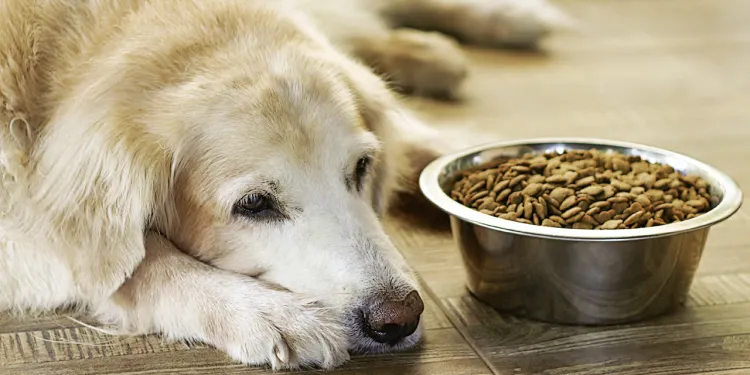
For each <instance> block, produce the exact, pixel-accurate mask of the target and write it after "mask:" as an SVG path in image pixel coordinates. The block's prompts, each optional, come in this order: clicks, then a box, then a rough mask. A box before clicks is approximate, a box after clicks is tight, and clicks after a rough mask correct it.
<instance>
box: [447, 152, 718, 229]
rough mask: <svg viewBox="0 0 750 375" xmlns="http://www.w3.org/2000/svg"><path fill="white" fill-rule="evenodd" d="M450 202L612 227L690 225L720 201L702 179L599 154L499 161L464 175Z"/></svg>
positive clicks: (519, 217)
mask: <svg viewBox="0 0 750 375" xmlns="http://www.w3.org/2000/svg"><path fill="white" fill-rule="evenodd" d="M451 198H452V199H453V200H455V201H458V202H460V203H461V204H463V205H465V206H467V207H470V208H473V209H475V210H477V211H479V212H481V213H483V214H486V215H491V216H495V217H499V218H501V219H505V220H513V221H517V222H521V223H525V224H531V225H540V226H545V227H553V228H573V229H607V230H612V229H632V228H647V227H652V226H659V225H666V224H669V223H673V222H679V221H684V220H690V219H692V218H695V217H698V216H700V215H702V214H704V213H706V212H708V211H709V210H710V209H711V207H713V206H715V205H716V204H717V203H718V202H717V200H716V198H714V197H712V196H711V195H710V193H709V185H708V183H706V181H704V180H703V179H701V178H700V177H699V176H697V175H683V174H681V173H679V172H677V171H675V170H674V168H672V167H670V166H668V165H663V164H659V163H650V162H648V161H646V160H642V159H641V158H640V157H638V156H632V155H624V154H621V153H617V152H604V151H599V150H567V151H564V152H551V153H546V154H543V155H532V154H528V155H525V156H523V157H521V158H516V159H503V160H497V161H494V162H492V163H489V164H486V165H484V166H482V167H479V168H475V169H473V170H472V171H467V172H464V173H463V176H462V178H460V179H459V180H458V181H457V182H456V183H455V185H454V187H453V191H452V192H451Z"/></svg>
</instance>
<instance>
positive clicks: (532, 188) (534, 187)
mask: <svg viewBox="0 0 750 375" xmlns="http://www.w3.org/2000/svg"><path fill="white" fill-rule="evenodd" d="M542 191H543V189H542V184H538V183H531V184H528V185H527V186H526V187H525V188H524V189H523V191H522V193H523V195H528V196H532V197H536V196H537V195H539V194H540V193H541V192H542Z"/></svg>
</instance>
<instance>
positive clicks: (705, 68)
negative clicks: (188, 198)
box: [0, 0, 750, 375]
mask: <svg viewBox="0 0 750 375" xmlns="http://www.w3.org/2000/svg"><path fill="white" fill-rule="evenodd" d="M556 2H557V3H559V4H560V5H561V6H562V7H563V8H566V9H567V10H568V11H569V13H571V14H573V15H574V16H575V17H577V18H578V19H579V20H580V21H581V23H582V25H583V28H582V29H581V30H579V31H577V32H573V33H569V34H562V35H559V36H557V37H554V38H552V39H550V40H549V41H548V42H547V43H546V44H545V45H544V46H543V47H544V49H543V50H542V51H541V52H509V51H505V52H500V51H489V50H483V49H478V48H471V49H468V51H469V55H470V58H471V60H472V63H473V64H472V72H471V75H470V78H469V81H468V82H467V85H466V87H465V90H464V95H463V101H462V102H460V103H437V102H433V101H429V100H423V99H410V100H409V104H410V106H411V107H413V108H414V109H416V110H417V111H418V112H419V113H421V115H422V117H423V118H424V119H426V120H428V121H429V122H430V123H432V124H433V125H435V126H437V127H456V126H459V127H461V128H462V129H465V132H466V135H467V136H473V135H476V136H477V137H478V139H477V141H478V142H489V141H493V140H502V139H515V138H530V137H554V136H583V137H600V138H610V139H619V140H625V141H632V142H638V143H645V144H649V145H653V146H657V147H663V148H667V149H670V150H673V151H676V152H680V153H683V154H686V155H688V156H691V157H694V158H697V159H699V160H701V161H703V162H706V163H708V164H711V165H713V166H715V167H717V168H719V169H721V170H723V171H725V172H726V173H728V174H729V175H731V176H732V177H733V178H735V179H736V180H737V182H738V183H739V184H740V186H742V187H744V188H745V189H746V190H747V189H748V188H750V167H748V162H749V161H750V147H746V146H747V145H748V144H750V110H748V108H750V74H748V67H749V66H750V22H748V15H750V1H747V0H721V1H718V0H680V1H676V0H629V1H621V0H596V1H594V0H556ZM480 131H481V135H480V133H478V132H480ZM487 133H489V134H490V135H491V136H489V137H488V136H487V135H486V134H487ZM493 135H494V137H493ZM746 195H747V191H746ZM386 228H387V230H388V232H389V233H390V234H391V235H392V237H393V240H394V242H395V243H396V244H397V246H398V247H399V248H400V249H401V251H402V252H403V253H404V255H405V257H406V258H407V260H408V262H409V263H410V264H412V265H413V266H414V267H415V269H416V270H417V272H418V273H419V274H420V276H421V278H422V280H423V281H424V284H425V286H426V289H427V293H428V296H433V297H434V298H433V299H432V300H428V301H427V313H426V317H425V321H426V326H427V328H428V330H427V344H426V345H425V348H424V349H423V350H418V351H414V352H409V353H400V354H394V355H384V356H373V357H359V358H355V359H354V360H353V361H352V362H351V363H350V364H348V365H346V366H344V367H343V368H341V369H339V370H337V371H334V372H332V373H333V374H347V375H355V374H359V375H361V374H406V375H411V374H415V375H416V374H431V375H442V374H456V375H475V374H490V373H491V372H494V373H495V374H498V375H499V374H503V375H505V374H514V375H524V374H556V375H557V374H566V375H567V374H574V375H575V374H578V375H595V374H596V375H598V374H622V375H625V374H628V375H630V374H632V375H642V374H663V375H666V374H674V375H676V374H680V375H682V374H695V373H707V374H727V375H729V374H731V375H739V374H748V373H750V256H748V254H749V253H750V233H749V232H748V229H749V228H750V197H748V198H746V199H745V201H744V204H743V207H742V208H741V210H740V211H739V212H738V213H737V214H736V215H735V216H734V217H733V218H732V219H730V220H728V221H726V222H724V223H722V224H720V225H718V226H716V227H715V228H713V229H712V230H711V233H710V235H709V239H708V242H707V247H706V250H705V252H704V254H703V258H702V260H701V264H700V267H699V270H698V275H697V277H696V279H695V281H694V283H693V286H692V289H691V293H690V299H689V301H688V302H687V304H686V306H685V307H684V308H681V309H679V310H678V311H675V312H674V313H672V314H669V315H665V316H662V317H660V318H657V319H654V320H649V321H646V322H641V323H639V324H631V325H621V326H610V327H577V326H562V325H552V324H546V323H539V322H535V321H530V320H524V319H519V318H516V317H514V316H511V315H503V314H498V313H497V312H496V311H495V310H493V309H491V308H489V307H487V306H486V305H484V304H482V303H480V302H478V301H477V300H475V299H474V298H472V297H471V296H469V295H468V293H467V291H466V288H465V286H464V284H465V280H466V279H465V273H464V270H463V264H462V260H461V255H460V254H459V252H458V250H457V249H456V246H455V244H454V243H453V240H452V237H451V234H450V233H449V232H445V231H442V232H440V231H434V230H430V229H429V228H424V227H420V226H416V225H414V224H413V223H408V222H404V221H403V220H389V221H387V222H386ZM110 340H112V338H111V337H107V336H103V335H100V334H97V333H95V332H93V331H90V330H88V329H86V328H82V327H80V325H77V324H75V323H73V322H72V321H70V320H67V319H65V318H63V317H59V316H58V317H51V318H40V319H30V320H22V321H19V320H17V319H12V318H8V317H3V316H0V373H2V374H103V373H112V374H147V373H164V374H214V373H221V374H240V373H242V374H266V373H268V372H267V371H266V370H264V369H256V368H248V367H245V366H238V365H236V364H233V363H232V362H230V361H228V360H227V358H226V357H225V356H224V355H222V354H221V353H219V352H217V351H216V350H213V349H211V348H207V347H203V346H195V347H193V348H190V347H188V346H186V345H184V344H166V343H163V342H162V341H161V340H160V339H159V338H157V337H155V336H147V337H138V338H124V339H117V341H114V342H110ZM52 341H67V343H59V342H52ZM71 341H75V342H76V343H71ZM102 344H103V345H102ZM313 372H314V371H312V372H309V373H310V374H312V373H313ZM303 373H304V372H303ZM316 373H317V372H316Z"/></svg>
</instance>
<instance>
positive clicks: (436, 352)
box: [0, 328, 490, 375]
mask: <svg viewBox="0 0 750 375" xmlns="http://www.w3.org/2000/svg"><path fill="white" fill-rule="evenodd" d="M39 337H42V338H44V339H55V340H60V339H61V340H67V339H71V338H79V339H83V340H81V341H83V342H84V344H61V343H50V342H41V341H40V340H38V338H39ZM425 337H426V340H425V344H424V345H423V347H422V348H420V349H418V350H412V351H407V352H400V353H393V354H384V355H378V356H360V357H356V358H354V359H353V361H352V362H351V363H349V364H347V365H345V366H344V367H342V368H341V369H340V370H337V373H341V374H353V373H362V374H391V373H401V371H403V373H405V374H408V373H414V374H417V373H423V372H421V371H427V370H428V369H429V371H430V372H434V373H436V374H453V373H459V374H461V373H462V374H467V375H469V374H489V373H490V372H489V370H488V369H487V367H486V366H485V365H484V364H483V362H482V361H481V360H480V359H479V358H478V357H477V355H476V353H474V351H473V350H472V349H471V347H469V345H468V344H467V343H466V341H465V340H464V339H463V338H462V337H461V335H460V334H459V333H458V332H457V331H456V330H455V329H453V328H443V329H433V330H429V331H428V332H427V334H426V336H425ZM111 340H112V338H111V337H107V336H103V335H101V334H98V333H95V332H92V331H89V330H86V329H80V328H74V329H67V330H54V331H41V332H25V333H20V334H18V335H10V334H4V335H1V336H0V366H2V368H3V370H4V372H3V374H14V373H18V374H21V373H34V374H99V373H110V374H142V373H153V372H158V373H180V374H182V373H191V374H204V373H216V372H219V373H247V374H266V373H269V372H268V370H266V369H262V368H256V367H247V366H241V365H237V364H235V363H233V362H231V361H229V360H228V359H227V357H226V356H224V355H223V354H222V353H220V352H218V351H216V350H214V349H212V348H209V347H206V346H203V345H194V346H192V347H188V346H187V345H185V344H181V343H178V344H172V343H164V342H163V341H162V340H161V339H159V338H158V337H156V336H153V335H150V336H139V337H131V338H122V339H117V341H116V342H112V341H111ZM19 342H20V344H19ZM94 343H96V344H94ZM9 353H10V354H11V355H9ZM6 371H7V372H6ZM359 371H363V372H359ZM314 372H315V371H312V372H309V373H310V374H312V373H314Z"/></svg>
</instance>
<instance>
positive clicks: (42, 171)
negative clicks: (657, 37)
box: [0, 0, 559, 370]
mask: <svg viewBox="0 0 750 375" xmlns="http://www.w3.org/2000/svg"><path fill="white" fill-rule="evenodd" d="M0 14H3V21H2V23H0V104H2V105H1V106H0V124H2V125H3V126H2V127H0V208H1V209H2V211H1V212H0V310H6V311H14V312H17V313H21V314H23V313H28V312H35V311H50V310H55V309H58V308H78V309H81V310H84V311H86V312H87V313H89V314H91V316H93V317H95V318H96V319H98V321H100V322H101V323H102V324H111V325H114V326H116V327H118V328H119V332H120V333H126V334H149V333H159V334H161V335H163V336H164V337H167V338H169V339H173V340H191V341H200V342H203V343H206V344H209V345H212V346H214V347H216V348H218V349H219V350H222V351H223V352H225V353H226V354H227V355H228V356H229V357H231V358H232V359H233V360H236V361H238V362H241V363H244V364H248V365H267V366H271V367H272V368H273V369H276V370H278V369H293V368H299V367H307V366H312V367H319V368H324V369H330V368H333V367H335V366H338V365H340V364H342V363H343V362H345V361H347V360H348V359H349V356H350V354H351V353H378V352H387V351H395V350H401V349H406V348H412V347H415V346H416V345H418V344H419V342H420V341H421V337H422V323H421V319H420V316H421V314H422V312H423V310H424V302H423V301H422V299H421V296H420V290H419V285H418V282H417V279H416V277H415V275H414V272H413V271H412V270H411V269H410V267H409V266H408V265H407V264H406V262H405V261H404V259H403V258H402V256H401V255H400V253H399V252H398V250H397V249H396V248H395V247H394V245H393V244H392V243H391V241H390V240H389V238H388V236H387V235H386V234H385V232H384V231H383V229H382V227H381V224H380V221H379V220H380V217H381V216H382V215H384V214H385V213H386V212H387V211H388V209H389V206H390V205H391V202H392V201H393V199H394V198H393V197H394V196H395V195H396V194H401V193H405V194H417V192H416V190H415V182H416V179H417V176H418V173H419V171H420V169H421V167H423V166H424V165H426V163H427V162H429V161H430V160H432V159H434V158H435V157H437V156H439V155H440V154H441V153H443V152H446V151H448V150H450V148H451V147H459V146H458V144H457V143H454V142H451V143H450V145H449V144H448V142H446V140H445V139H444V138H441V136H440V134H439V133H438V132H437V131H435V130H433V129H431V128H430V127H428V126H426V125H424V124H423V123H422V122H421V121H420V120H418V119H417V117H416V116H414V115H413V114H411V113H409V112H408V111H407V110H406V109H405V108H404V106H403V105H402V104H400V101H399V98H398V96H397V94H395V93H394V90H393V89H392V88H393V87H398V88H401V89H404V90H411V91H413V92H416V93H421V94H426V95H444V94H446V92H447V93H453V92H454V91H455V90H457V89H458V87H459V86H460V83H461V82H462V81H463V79H464V78H465V77H466V72H467V68H466V61H465V59H464V57H463V55H462V54H461V52H460V50H459V47H458V42H456V40H462V41H464V42H466V43H477V44H484V45H494V46H497V45H508V44H516V45H517V44H524V45H529V44H533V43H535V42H536V41H537V40H538V39H539V38H541V37H542V36H543V35H545V34H546V33H547V32H548V30H550V29H551V25H552V24H554V23H555V22H557V21H556V19H557V18H559V14H558V13H557V11H556V10H554V8H552V7H551V6H550V5H549V4H547V3H543V2H541V1H529V0H512V1H511V0H371V1H348V0H346V1H345V0H329V1H326V2H322V1H302V0H276V1H259V0H258V1H253V0H203V1H199V0H162V1H149V0H86V1H80V0H59V1H45V0H4V1H3V2H0ZM422 30H427V31H422ZM448 35H452V36H448ZM454 38H459V39H454Z"/></svg>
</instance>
